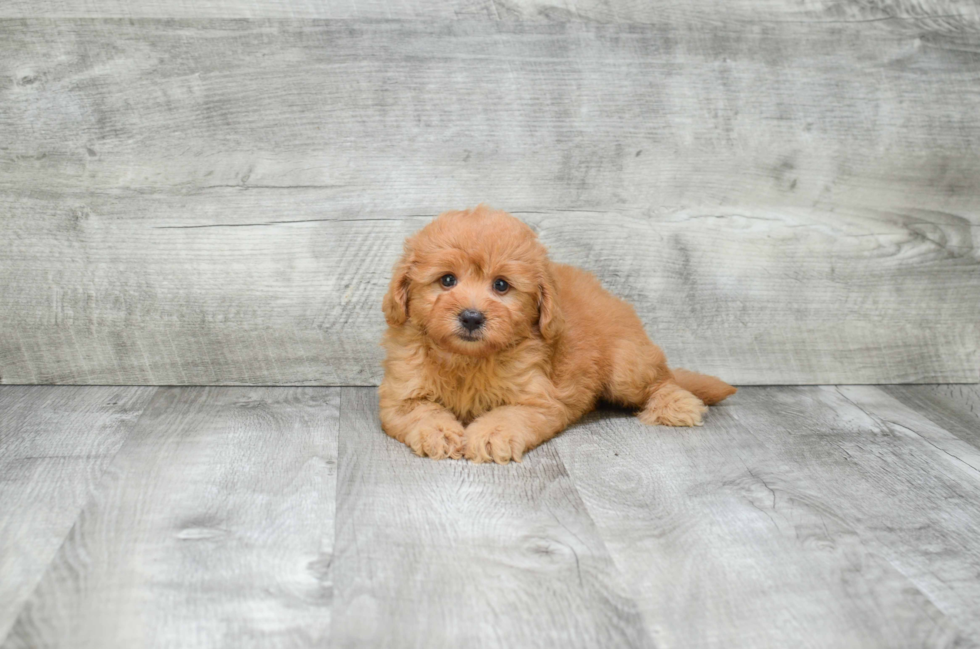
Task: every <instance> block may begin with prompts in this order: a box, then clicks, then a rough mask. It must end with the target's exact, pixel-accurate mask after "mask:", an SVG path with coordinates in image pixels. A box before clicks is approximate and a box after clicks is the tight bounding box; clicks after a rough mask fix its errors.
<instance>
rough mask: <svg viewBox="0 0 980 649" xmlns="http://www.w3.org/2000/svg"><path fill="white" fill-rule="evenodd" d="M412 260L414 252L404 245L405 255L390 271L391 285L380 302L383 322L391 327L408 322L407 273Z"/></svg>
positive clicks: (408, 281)
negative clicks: (383, 317)
mask: <svg viewBox="0 0 980 649" xmlns="http://www.w3.org/2000/svg"><path fill="white" fill-rule="evenodd" d="M414 258H415V254H414V252H413V251H412V249H411V248H410V247H409V246H408V244H406V245H405V253H404V254H403V255H402V258H401V259H399V260H398V263H396V264H395V267H394V268H393V269H392V271H391V283H390V284H389V285H388V292H387V293H385V297H384V300H382V302H381V309H382V310H383V311H384V313H385V322H387V323H388V324H389V325H390V326H392V327H398V326H401V325H403V324H405V321H406V320H408V287H409V283H410V281H411V280H409V278H408V271H409V270H411V268H412V263H413V260H414Z"/></svg>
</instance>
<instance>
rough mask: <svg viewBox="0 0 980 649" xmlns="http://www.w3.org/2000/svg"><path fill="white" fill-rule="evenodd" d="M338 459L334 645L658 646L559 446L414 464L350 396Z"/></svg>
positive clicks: (361, 399)
mask: <svg viewBox="0 0 980 649" xmlns="http://www.w3.org/2000/svg"><path fill="white" fill-rule="evenodd" d="M339 463H340V465H339V475H338V502H337V546H336V555H335V557H336V559H335V562H334V566H335V570H336V572H335V584H336V589H337V597H336V602H335V627H334V633H335V637H334V644H335V646H338V647H426V648H438V647H625V646H629V647H633V646H652V645H651V644H650V639H649V637H648V636H647V635H646V633H645V631H644V629H643V625H642V621H641V619H640V617H639V614H638V613H637V610H636V605H635V603H634V602H633V601H632V600H631V599H630V598H629V597H627V596H625V595H624V593H623V589H624V586H623V582H622V579H621V577H620V576H619V574H618V573H617V571H616V570H615V568H614V567H613V564H612V561H611V560H610V558H609V555H608V554H607V552H606V549H605V547H604V546H603V543H602V542H601V541H600V540H599V538H598V535H597V533H596V529H595V526H594V525H593V523H592V521H591V520H590V519H589V517H588V515H587V514H586V513H585V510H584V507H583V505H582V502H581V500H580V499H579V497H578V494H577V493H576V491H575V489H574V487H572V485H571V483H570V481H569V478H568V475H567V473H566V472H565V469H564V467H563V466H562V464H561V461H560V460H559V459H558V458H557V456H556V454H555V448H554V446H552V445H548V444H546V445H545V446H544V447H542V448H540V449H536V450H534V451H532V452H531V453H529V454H528V455H527V456H525V460H524V462H523V463H522V464H512V465H510V466H505V467H500V466H496V465H495V466H492V467H490V466H485V465H484V466H478V465H474V464H471V463H469V462H466V461H462V460H461V461H451V460H444V461H439V462H437V461H433V460H429V459H422V458H418V457H416V456H414V455H412V453H411V451H409V450H408V448H407V447H406V446H405V445H403V444H401V443H399V442H396V441H394V440H393V439H391V438H390V437H388V436H387V435H385V434H384V433H383V432H382V431H381V427H380V424H379V422H378V418H377V396H376V393H375V390H371V389H365V388H346V389H344V390H343V401H342V407H341V426H340V459H339Z"/></svg>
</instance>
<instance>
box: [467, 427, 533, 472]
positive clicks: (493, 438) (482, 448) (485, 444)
mask: <svg viewBox="0 0 980 649" xmlns="http://www.w3.org/2000/svg"><path fill="white" fill-rule="evenodd" d="M524 447H525V444H524V436H523V435H522V434H521V432H520V431H517V430H514V429H512V428H507V427H505V426H502V425H500V424H493V423H488V422H481V421H479V420H477V421H474V422H473V423H472V424H470V425H469V427H468V428H467V429H466V434H465V436H464V438H463V457H465V458H466V459H467V460H471V461H473V462H477V463H481V462H496V463H497V464H507V463H508V462H510V461H511V460H514V461H515V462H520V461H521V456H522V455H524Z"/></svg>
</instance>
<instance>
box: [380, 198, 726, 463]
mask: <svg viewBox="0 0 980 649" xmlns="http://www.w3.org/2000/svg"><path fill="white" fill-rule="evenodd" d="M382 306H383V310H384V314H385V320H386V321H387V322H388V331H387V333H386V334H385V338H384V343H383V344H384V347H385V350H386V352H387V357H386V359H385V361H384V371H385V374H384V380H383V381H382V383H381V387H380V388H379V395H380V404H381V424H382V426H383V427H384V430H385V432H386V433H388V434H389V435H391V436H392V437H394V438H395V439H397V440H399V441H401V442H404V443H405V444H407V445H408V446H409V447H410V448H411V449H412V450H413V451H414V452H415V453H416V454H418V455H420V456H426V455H427V456H429V457H431V458H435V459H441V458H447V457H449V458H459V457H465V458H467V459H469V460H472V461H474V462H489V461H491V460H492V461H494V462H498V463H501V464H505V463H507V462H509V461H510V460H515V461H518V462H519V461H520V460H521V456H522V455H523V454H524V453H525V452H526V451H528V450H530V449H532V448H534V447H535V446H537V445H538V444H541V443H542V442H544V441H546V440H548V439H550V438H552V437H554V436H555V435H556V434H558V433H559V432H561V431H562V430H563V429H564V428H565V427H566V426H568V425H569V424H570V423H572V422H574V421H575V420H576V419H578V418H579V417H581V416H582V415H583V414H585V413H586V412H588V411H590V410H592V409H593V408H594V407H595V405H596V402H597V401H598V400H600V399H602V400H605V401H607V402H611V403H614V404H620V405H623V406H627V407H630V408H637V409H638V410H639V412H638V416H639V418H640V421H642V422H644V423H646V424H650V425H658V424H661V425H666V426H700V425H701V418H702V416H703V415H704V413H705V411H706V410H707V407H706V405H705V404H712V403H716V402H718V401H721V400H722V399H724V398H725V397H727V396H729V395H731V394H734V392H735V388H733V387H732V386H730V385H728V384H727V383H725V382H723V381H721V380H719V379H716V378H714V377H712V376H705V375H702V374H695V373H694V372H688V371H687V370H681V369H673V370H672V369H669V368H668V367H667V363H666V358H665V357H664V354H663V352H662V351H660V348H659V347H657V346H656V345H654V344H653V343H652V342H650V339H649V338H648V337H647V335H646V332H644V330H643V323H641V322H640V319H639V318H638V317H637V315H636V313H635V312H634V311H633V308H632V307H631V306H630V305H629V304H627V303H625V302H623V301H622V300H620V299H618V298H616V297H613V296H612V295H610V294H609V293H608V292H606V290H605V289H603V288H602V286H601V285H600V284H599V281H598V280H597V279H596V278H595V277H593V276H592V275H591V274H589V273H587V272H585V271H582V270H579V269H578V268H573V267H571V266H565V265H562V264H556V263H554V262H551V261H549V259H548V255H547V252H546V250H545V248H544V246H543V245H541V243H539V242H538V238H537V235H536V234H535V233H534V231H533V230H531V228H529V227H528V226H527V225H525V224H524V223H522V222H521V221H519V220H518V219H516V218H514V217H513V216H511V215H509V214H507V213H505V212H500V211H495V210H492V209H490V208H488V207H486V206H484V205H481V206H479V207H477V208H476V209H473V210H467V211H460V212H446V213H445V214H442V215H440V216H439V217H438V218H436V219H435V220H434V221H432V222H431V223H429V224H428V225H427V226H425V227H424V228H423V229H422V230H421V231H419V232H418V233H416V234H415V235H413V236H411V237H409V238H408V240H407V241H406V242H405V251H404V255H403V256H402V258H401V260H399V261H398V263H397V264H396V265H395V268H394V272H393V273H392V278H391V285H390V287H389V289H388V293H387V294H386V295H385V297H384V302H383V305H382Z"/></svg>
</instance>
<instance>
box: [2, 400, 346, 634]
mask: <svg viewBox="0 0 980 649" xmlns="http://www.w3.org/2000/svg"><path fill="white" fill-rule="evenodd" d="M338 398H339V394H338V392H337V391H336V390H331V389H311V388H303V389H297V388H293V389H281V388H264V389H258V388H253V389H247V388H225V389H214V388H196V389H195V388H164V389H161V390H160V392H159V393H158V394H157V397H156V398H154V400H153V402H152V403H151V404H150V405H149V406H148V408H147V410H146V413H145V415H144V417H143V419H142V420H141V421H140V425H139V427H138V428H137V429H136V430H134V431H133V433H132V435H131V436H130V437H129V438H128V439H127V440H126V442H125V444H124V446H123V448H122V449H120V451H119V453H118V455H117V456H116V458H115V461H114V462H113V463H112V465H111V467H110V468H109V470H108V471H107V474H106V475H107V479H106V480H105V481H104V483H103V484H102V485H101V486H100V487H99V489H98V491H97V493H96V495H95V496H94V497H93V498H92V500H91V501H90V502H89V504H88V505H87V506H86V507H85V508H84V510H83V511H82V514H81V516H80V518H79V520H78V523H77V524H76V525H75V527H74V528H72V530H71V534H70V535H69V537H68V539H67V540H66V542H65V544H64V545H63V546H62V548H61V550H60V551H59V552H58V554H57V556H56V557H55V560H54V561H53V562H52V564H51V567H50V568H49V569H48V571H47V572H46V573H45V575H44V578H43V579H42V580H41V582H40V584H39V585H38V587H37V589H36V590H35V592H34V594H33V596H32V598H31V599H30V601H29V602H28V603H27V605H26V606H25V607H24V609H23V612H22V613H21V614H20V617H19V618H18V619H17V622H16V624H15V625H14V627H13V628H12V630H11V631H10V634H9V636H8V637H7V641H6V643H5V644H4V645H3V647H4V648H5V649H10V648H13V647H64V646H71V647H93V648H94V647H164V646H167V647H173V646H181V647H212V646H218V645H221V646H233V647H253V646H254V647H311V646H320V645H321V644H322V643H323V642H324V641H325V640H326V639H327V638H329V632H330V618H331V616H330V606H331V601H332V597H333V586H332V581H331V570H330V566H331V561H332V547H333V514H334V501H335V495H334V488H335V468H336V443H337V437H336V433H337V422H338V411H337V408H338Z"/></svg>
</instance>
